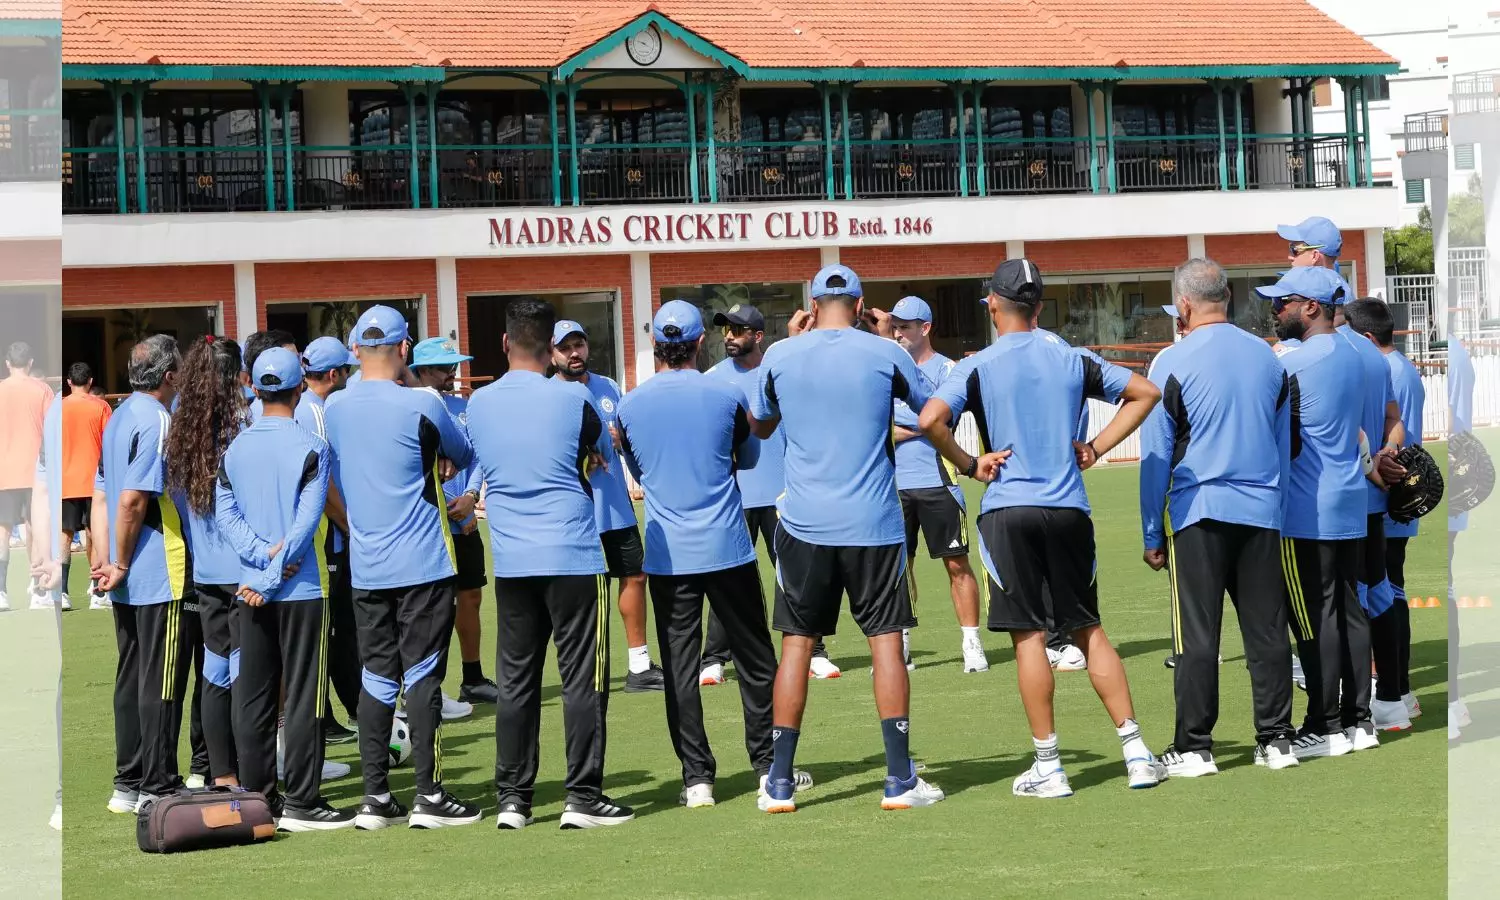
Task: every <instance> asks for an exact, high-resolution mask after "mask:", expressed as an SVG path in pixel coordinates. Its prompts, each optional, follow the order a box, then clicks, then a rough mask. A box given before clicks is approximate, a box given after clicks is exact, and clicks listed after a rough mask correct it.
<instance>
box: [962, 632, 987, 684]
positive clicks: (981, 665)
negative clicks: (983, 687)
mask: <svg viewBox="0 0 1500 900" xmlns="http://www.w3.org/2000/svg"><path fill="white" fill-rule="evenodd" d="M963 651H964V674H965V675H967V674H969V673H970V672H988V671H989V670H990V661H989V659H988V658H986V657H985V655H984V645H983V644H981V643H979V641H978V640H977V639H975V640H967V641H964V643H963Z"/></svg>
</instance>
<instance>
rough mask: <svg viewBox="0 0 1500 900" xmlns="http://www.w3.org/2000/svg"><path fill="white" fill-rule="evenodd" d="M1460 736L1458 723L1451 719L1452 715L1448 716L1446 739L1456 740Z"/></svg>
mask: <svg viewBox="0 0 1500 900" xmlns="http://www.w3.org/2000/svg"><path fill="white" fill-rule="evenodd" d="M1462 737H1463V733H1462V732H1460V731H1459V730H1458V723H1457V722H1455V721H1453V717H1452V716H1449V717H1448V740H1450V741H1456V740H1458V739H1460V738H1462Z"/></svg>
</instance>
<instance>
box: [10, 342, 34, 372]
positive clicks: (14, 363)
mask: <svg viewBox="0 0 1500 900" xmlns="http://www.w3.org/2000/svg"><path fill="white" fill-rule="evenodd" d="M5 361H6V362H7V363H10V365H11V367H12V368H15V369H20V368H24V367H26V366H29V365H31V363H32V355H31V345H30V344H28V343H26V342H25V341H16V342H15V343H14V344H11V345H10V347H9V348H7V349H6V351H5Z"/></svg>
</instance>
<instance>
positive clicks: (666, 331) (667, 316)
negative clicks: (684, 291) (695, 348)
mask: <svg viewBox="0 0 1500 900" xmlns="http://www.w3.org/2000/svg"><path fill="white" fill-rule="evenodd" d="M651 336H652V337H653V338H656V340H658V341H660V342H661V343H663V344H685V343H687V342H688V341H696V340H697V339H698V338H700V337H703V315H702V313H700V312H698V307H696V306H694V305H693V304H691V303H689V302H687V301H686V300H668V301H667V302H666V303H663V304H662V305H661V309H658V310H657V311H656V315H655V316H654V317H653V318H652V319H651Z"/></svg>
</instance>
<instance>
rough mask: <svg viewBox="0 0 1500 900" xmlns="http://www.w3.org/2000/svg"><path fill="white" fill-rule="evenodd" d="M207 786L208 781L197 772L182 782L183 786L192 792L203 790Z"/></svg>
mask: <svg viewBox="0 0 1500 900" xmlns="http://www.w3.org/2000/svg"><path fill="white" fill-rule="evenodd" d="M205 784H208V779H207V778H204V777H203V776H202V775H199V774H197V773H196V772H195V773H193V774H192V775H189V776H188V777H187V778H184V779H183V781H182V786H183V787H185V788H187V789H188V790H190V791H198V790H202V789H203V786H204V785H205Z"/></svg>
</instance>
